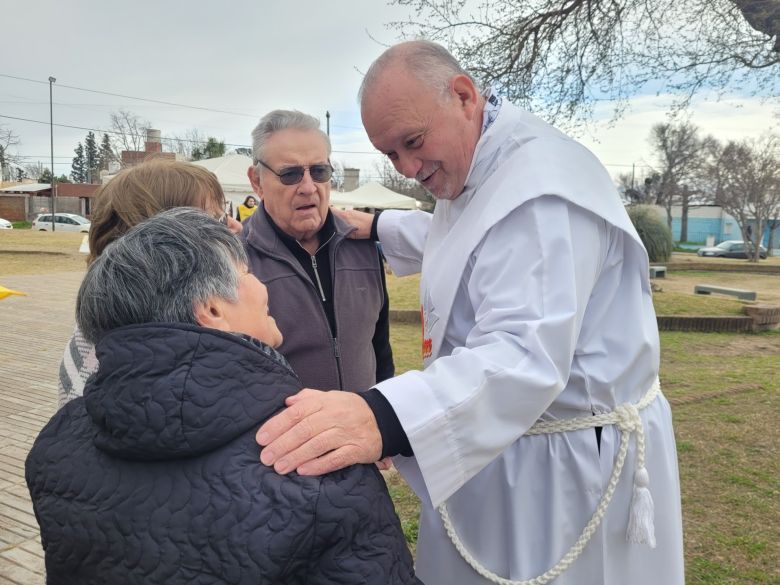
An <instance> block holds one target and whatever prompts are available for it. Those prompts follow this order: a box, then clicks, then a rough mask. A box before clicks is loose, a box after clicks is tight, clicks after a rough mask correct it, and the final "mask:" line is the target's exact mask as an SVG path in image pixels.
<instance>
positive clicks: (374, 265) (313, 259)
mask: <svg viewBox="0 0 780 585" xmlns="http://www.w3.org/2000/svg"><path fill="white" fill-rule="evenodd" d="M252 146H253V157H254V164H253V165H252V166H251V167H249V169H248V171H247V175H248V176H249V180H250V182H251V183H252V188H253V189H254V191H255V193H257V194H258V195H259V196H260V198H261V200H262V203H261V205H260V207H259V209H258V210H257V212H255V213H254V214H253V215H252V216H251V217H250V218H249V219H248V220H247V221H246V222H245V223H244V231H243V234H242V239H243V241H244V245H245V247H246V251H247V255H248V257H249V264H250V270H251V271H252V273H253V274H254V275H255V276H257V277H258V278H260V279H261V280H262V281H263V282H264V283H265V284H266V286H267V287H268V290H269V296H270V298H271V301H270V303H271V304H270V310H271V312H272V313H273V314H274V316H275V317H276V320H277V322H278V323H279V328H280V329H281V331H282V333H283V334H284V343H283V344H282V345H281V347H280V348H279V350H280V351H281V352H282V354H283V355H284V356H285V357H286V358H287V359H288V360H289V362H290V364H291V365H292V367H293V369H294V370H295V371H296V373H297V374H298V375H299V376H300V378H301V381H302V382H303V384H304V385H305V386H308V387H311V388H321V389H342V390H359V389H366V388H370V387H371V386H372V385H373V384H374V383H376V382H379V381H382V380H385V379H387V378H390V377H391V376H392V375H393V373H394V366H393V355H392V350H391V349H390V339H389V324H388V298H387V287H386V284H385V276H384V270H383V269H382V262H381V260H380V257H379V253H378V251H377V248H376V245H375V244H374V243H372V242H369V241H358V240H352V239H348V238H347V236H348V235H349V234H350V232H351V231H353V230H354V228H352V227H350V226H348V225H347V224H346V223H345V222H344V221H342V220H341V219H340V218H338V217H335V216H334V215H333V214H332V213H331V212H330V210H329V208H328V205H329V202H330V178H331V175H332V174H333V167H332V166H331V165H330V160H329V157H330V150H331V148H330V140H329V139H328V136H327V135H326V134H325V133H324V132H322V130H320V128H319V121H318V120H317V119H316V118H314V117H312V116H309V115H307V114H304V113H301V112H296V111H287V110H274V111H272V112H270V113H268V114H266V115H265V116H264V117H263V118H262V119H261V120H260V123H259V124H258V125H257V127H256V128H255V129H254V131H253V132H252Z"/></svg>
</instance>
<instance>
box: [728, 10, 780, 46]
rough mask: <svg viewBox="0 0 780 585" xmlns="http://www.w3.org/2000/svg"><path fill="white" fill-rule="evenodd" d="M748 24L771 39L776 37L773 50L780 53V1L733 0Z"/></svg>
mask: <svg viewBox="0 0 780 585" xmlns="http://www.w3.org/2000/svg"><path fill="white" fill-rule="evenodd" d="M731 2H732V3H733V4H734V6H736V7H737V9H738V10H739V11H740V12H741V13H742V16H744V17H745V20H747V22H748V24H749V25H750V26H751V27H752V28H753V29H754V30H757V31H758V32H760V33H763V34H765V35H766V36H768V37H769V38H770V39H771V38H772V37H776V38H775V45H774V47H772V50H773V51H775V52H777V53H780V2H778V1H777V0H731Z"/></svg>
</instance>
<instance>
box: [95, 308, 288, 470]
mask: <svg viewBox="0 0 780 585" xmlns="http://www.w3.org/2000/svg"><path fill="white" fill-rule="evenodd" d="M96 349H97V356H98V360H99V361H100V367H99V369H98V371H97V373H96V374H95V375H93V376H92V377H91V378H90V379H89V381H88V382H87V385H86V387H85V390H84V401H85V406H86V409H87V412H88V413H89V416H90V418H91V420H92V422H93V424H94V426H95V444H96V446H97V447H98V448H100V449H102V450H104V451H106V452H109V453H111V454H112V455H114V456H119V457H123V458H127V459H140V460H164V459H173V458H180V457H186V456H194V455H200V454H203V453H206V452H209V451H211V450H214V449H216V448H218V447H220V446H222V445H224V444H225V443H227V442H229V441H231V440H233V439H235V438H236V437H238V436H240V435H241V434H243V433H245V432H246V431H248V430H249V429H251V428H255V427H257V426H259V425H260V424H262V423H263V422H264V421H265V420H267V419H268V418H270V417H271V416H272V415H273V414H274V413H276V412H278V411H279V410H281V409H282V408H283V407H284V400H285V398H287V397H288V396H292V395H293V394H295V393H297V392H298V391H299V390H300V389H301V383H300V381H299V380H298V378H297V377H296V376H295V374H294V373H293V371H292V369H291V368H290V366H289V365H288V364H287V362H286V360H284V358H283V357H281V355H279V354H278V353H277V352H276V351H275V350H273V349H271V348H270V347H268V346H266V345H265V344H261V343H259V342H257V341H256V340H248V339H246V338H244V337H242V336H238V335H234V334H231V333H224V332H221V331H217V330H214V329H207V328H204V327H197V326H194V325H186V324H164V323H163V324H145V325H133V326H129V327H122V328H119V329H115V330H114V331H111V332H110V333H108V334H107V335H106V336H105V337H103V339H101V340H100V342H99V343H98V345H97V348H96Z"/></svg>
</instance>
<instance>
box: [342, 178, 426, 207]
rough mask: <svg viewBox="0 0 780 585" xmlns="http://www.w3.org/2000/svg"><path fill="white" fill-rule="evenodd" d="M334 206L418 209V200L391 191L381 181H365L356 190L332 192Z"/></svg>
mask: <svg viewBox="0 0 780 585" xmlns="http://www.w3.org/2000/svg"><path fill="white" fill-rule="evenodd" d="M330 204H331V205H333V206H334V207H342V208H345V207H373V208H375V209H417V200H416V199H414V198H413V197H407V196H406V195H401V194H400V193H396V192H395V191H391V190H390V189H388V188H387V187H384V186H383V185H380V184H379V183H375V182H373V181H372V182H370V183H365V184H363V185H361V186H360V187H358V188H357V189H355V190H354V191H347V192H346V193H343V192H341V191H331V192H330Z"/></svg>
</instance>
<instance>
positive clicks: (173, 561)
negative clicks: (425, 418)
mask: <svg viewBox="0 0 780 585" xmlns="http://www.w3.org/2000/svg"><path fill="white" fill-rule="evenodd" d="M97 352H98V359H99V360H100V369H99V371H98V373H97V374H96V375H95V376H93V377H92V378H91V379H90V380H89V382H88V383H87V387H86V389H85V396H84V398H78V399H76V400H74V401H72V402H71V403H69V404H68V405H67V406H66V407H65V408H63V409H62V410H60V411H59V412H58V413H57V414H56V415H55V416H54V417H53V418H52V420H51V421H50V422H49V423H48V424H47V426H46V427H45V428H44V429H43V431H41V434H40V435H39V437H38V439H37V440H36V442H35V444H34V446H33V448H32V450H31V451H30V454H29V456H28V460H27V469H26V478H27V483H28V486H29V488H30V494H31V496H32V501H33V506H34V509H35V514H36V517H37V519H38V522H39V524H40V526H41V538H42V542H43V546H44V549H45V553H46V570H47V575H48V583H50V584H53V585H56V584H59V583H63V584H64V583H68V584H98V583H100V584H103V583H112V584H117V585H122V584H131V583H132V584H141V583H144V584H153V583H166V584H167V583H172V584H176V583H188V584H189V583H195V584H205V583H242V584H243V583H247V584H248V583H253V584H257V583H311V584H318V583H355V584H357V583H377V584H379V583H382V584H384V583H417V582H418V581H417V580H416V579H415V578H414V576H413V569H412V560H411V556H410V554H409V551H408V549H407V547H406V543H405V540H404V537H403V534H402V532H401V528H400V524H399V521H398V518H397V516H396V515H395V512H394V510H393V505H392V502H391V500H390V498H389V496H388V494H387V489H386V487H385V485H384V482H383V480H382V478H381V476H380V475H379V473H378V472H377V470H376V468H375V467H374V466H371V465H369V466H353V467H349V468H347V469H345V470H342V471H339V472H336V473H333V474H329V475H326V476H322V477H300V476H298V475H297V474H295V473H292V474H290V475H288V476H280V475H277V474H276V473H275V472H274V471H273V469H270V468H268V467H265V466H264V465H262V464H261V463H259V448H258V446H257V444H256V443H255V440H254V434H255V432H256V430H257V428H258V426H259V425H260V424H262V423H263V422H264V421H265V420H267V419H268V418H269V417H270V416H271V415H272V414H274V413H275V412H277V411H279V410H280V409H281V408H282V406H283V403H284V399H285V398H286V397H287V396H290V395H292V394H294V393H296V392H297V391H298V390H299V389H300V387H301V384H300V382H299V380H298V379H297V378H296V377H295V375H294V374H293V373H292V371H291V369H290V368H289V366H288V364H287V363H286V362H285V360H284V359H283V358H281V356H279V355H278V354H277V353H276V352H275V351H274V350H271V349H270V348H268V347H266V346H263V345H261V344H257V343H252V342H250V341H247V340H245V339H243V338H240V337H238V336H234V335H231V334H226V333H221V332H218V331H214V330H210V329H204V328H199V327H194V326H187V325H144V326H132V327H126V328H122V329H118V330H115V331H113V332H111V333H109V334H108V335H106V337H105V338H104V339H103V340H101V342H100V343H99V344H98V346H97Z"/></svg>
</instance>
